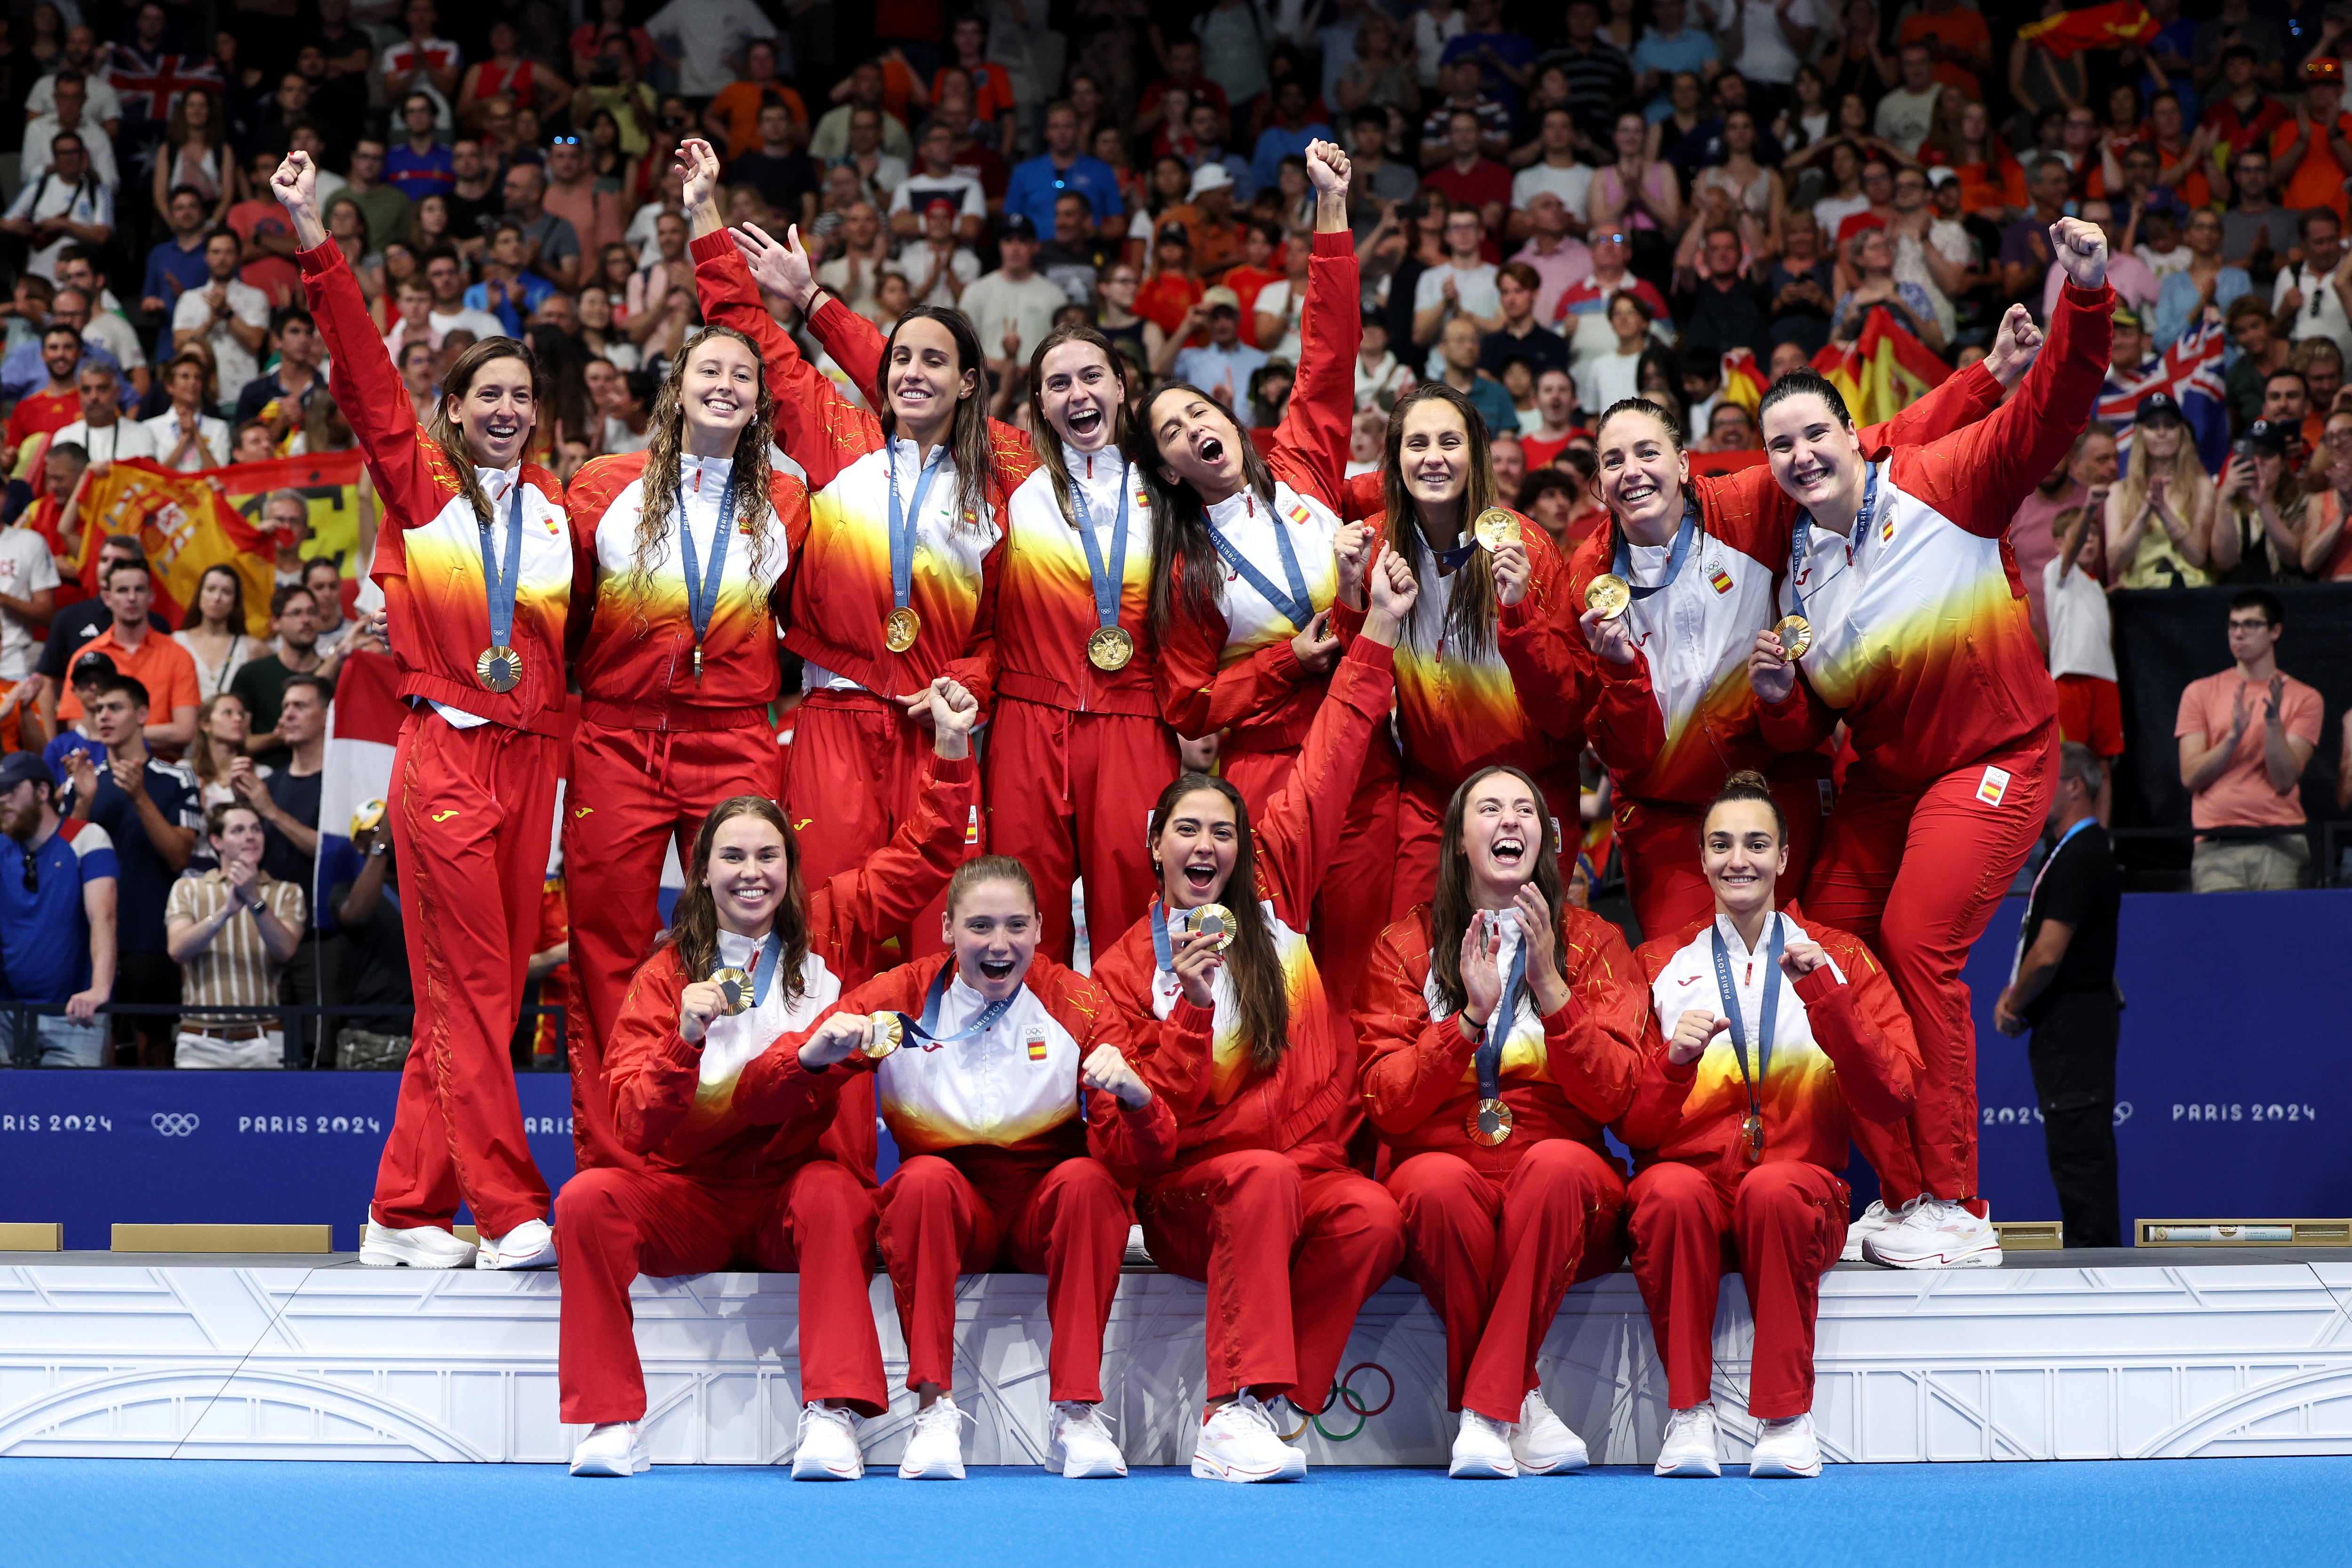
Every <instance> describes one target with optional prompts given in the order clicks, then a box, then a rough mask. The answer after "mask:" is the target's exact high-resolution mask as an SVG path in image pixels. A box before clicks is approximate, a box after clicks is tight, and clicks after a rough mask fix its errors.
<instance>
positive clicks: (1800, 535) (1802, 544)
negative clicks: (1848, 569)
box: [1789, 463, 1878, 641]
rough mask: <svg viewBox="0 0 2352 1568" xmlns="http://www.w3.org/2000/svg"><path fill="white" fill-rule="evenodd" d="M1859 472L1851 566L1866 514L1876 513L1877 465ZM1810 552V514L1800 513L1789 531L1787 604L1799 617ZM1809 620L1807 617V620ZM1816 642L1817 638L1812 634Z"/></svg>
mask: <svg viewBox="0 0 2352 1568" xmlns="http://www.w3.org/2000/svg"><path fill="white" fill-rule="evenodd" d="M1863 472H1864V473H1865V474H1867V475H1868V476H1869V478H1868V479H1865V480H1864V483H1863V488H1862V510H1861V512H1860V513H1859V514H1858V515H1856V516H1855V518H1854V520H1853V533H1852V534H1851V535H1849V536H1848V542H1847V544H1846V547H1845V551H1846V553H1845V558H1846V560H1847V562H1848V563H1851V562H1852V561H1853V557H1854V552H1855V551H1856V550H1858V549H1859V548H1860V547H1861V544H1862V536H1863V535H1864V533H1866V532H1868V531H1869V530H1870V514H1871V513H1872V512H1874V511H1875V510H1878V465H1877V464H1875V463H1865V464H1864V465H1863ZM1812 548H1813V514H1812V513H1811V512H1810V511H1801V512H1799V513H1798V514H1797V526H1796V527H1794V528H1793V529H1790V531H1789V600H1790V608H1791V609H1793V610H1795V611H1796V613H1797V614H1799V615H1801V616H1802V615H1804V613H1805V591H1804V590H1803V589H1802V588H1800V587H1798V586H1797V584H1798V582H1799V581H1800V580H1801V578H1802V577H1803V576H1804V574H1805V558H1806V556H1807V555H1809V554H1810V553H1811V551H1812ZM1807 618H1808V619H1810V618H1811V617H1807ZM1813 636H1814V638H1815V640H1817V641H1818V640H1819V638H1820V637H1821V634H1820V633H1819V632H1816V633H1814V634H1813Z"/></svg>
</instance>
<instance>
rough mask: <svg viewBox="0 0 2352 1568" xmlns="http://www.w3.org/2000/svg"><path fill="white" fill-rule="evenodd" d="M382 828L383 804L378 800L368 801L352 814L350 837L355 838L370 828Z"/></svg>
mask: <svg viewBox="0 0 2352 1568" xmlns="http://www.w3.org/2000/svg"><path fill="white" fill-rule="evenodd" d="M381 826H383V802H382V801H380V800H372V801H369V802H368V803H367V804H366V805H362V806H361V807H360V808H359V809H358V810H357V811H355V812H353V813H352V837H354V838H357V837H359V836H360V835H361V834H362V833H365V832H366V831H367V830H368V829H369V828H371V827H381Z"/></svg>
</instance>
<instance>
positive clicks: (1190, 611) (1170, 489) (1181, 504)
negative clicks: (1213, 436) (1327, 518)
mask: <svg viewBox="0 0 2352 1568" xmlns="http://www.w3.org/2000/svg"><path fill="white" fill-rule="evenodd" d="M1171 393H1181V394H1183V395H1186V396H1190V397H1197V398H1200V399H1201V400H1202V402H1204V403H1206V404H1208V405H1209V406H1210V407H1212V408H1213V409H1215V410H1216V411H1217V412H1218V413H1220V414H1222V415H1223V416H1225V418H1226V420H1227V421H1228V422H1229V423H1230V424H1231V425H1232V426H1233V427H1234V440H1236V441H1238V442H1240V443H1241V452H1242V484H1243V485H1244V488H1246V489H1253V490H1255V491H1256V492H1257V497H1258V500H1262V501H1264V502H1265V506H1266V510H1268V511H1271V510H1274V470H1273V469H1272V468H1267V467H1266V466H1265V458H1263V457H1260V456H1259V455H1258V449H1257V443H1255V442H1254V441H1252V440H1251V439H1250V437H1249V432H1248V431H1247V430H1244V429H1243V428H1242V422H1241V421H1240V420H1239V419H1237V418H1235V417H1234V411H1233V409H1232V408H1231V407H1230V406H1228V405H1226V404H1225V402H1224V400H1223V399H1222V398H1219V397H1215V396H1213V395H1210V394H1209V393H1206V392H1203V391H1202V390H1201V389H1200V388H1199V387H1197V386H1194V385H1193V384H1192V383H1191V382H1189V381H1171V382H1168V383H1165V384H1162V385H1161V386H1160V387H1159V388H1158V389H1157V390H1155V391H1154V392H1153V393H1152V394H1151V395H1150V397H1148V398H1146V399H1144V403H1143V414H1144V423H1145V425H1146V426H1149V425H1150V416H1151V409H1152V405H1154V404H1156V403H1158V402H1159V401H1160V399H1161V398H1163V397H1165V396H1167V395H1170V394H1171ZM1143 439H1144V442H1145V444H1146V446H1147V447H1149V448H1150V460H1149V461H1145V460H1143V459H1142V458H1138V462H1139V464H1140V466H1141V468H1142V469H1143V484H1144V489H1146V490H1147V491H1148V492H1149V493H1150V496H1151V566H1152V571H1151V635H1152V636H1153V637H1157V638H1159V639H1160V640H1161V642H1162V643H1163V644H1164V643H1165V641H1166V639H1167V637H1168V633H1169V631H1170V629H1171V627H1172V626H1174V625H1175V624H1176V619H1177V617H1178V616H1180V615H1181V616H1205V615H1208V614H1209V613H1210V612H1212V611H1213V610H1216V609H1218V608H1219V607H1220V606H1222V605H1223V604H1224V602H1225V563H1224V562H1223V560H1222V559H1221V558H1220V557H1219V556H1218V554H1217V547H1216V546H1215V545H1214V544H1213V543H1211V542H1209V507H1208V503H1207V502H1206V501H1204V500H1202V499H1201V492H1200V491H1199V490H1197V489H1193V488H1192V482H1191V481H1190V480H1188V479H1179V480H1177V481H1176V482H1175V483H1173V484H1171V483H1170V482H1169V481H1168V479H1167V476H1165V475H1164V474H1162V473H1161V472H1160V469H1161V468H1163V467H1165V466H1167V462H1168V459H1167V458H1166V456H1165V455H1164V454H1162V453H1161V451H1160V436H1159V433H1158V432H1157V431H1155V430H1152V429H1150V428H1148V427H1147V428H1146V429H1145V430H1144V432H1143ZM1300 629H1301V630H1304V629H1305V628H1304V627H1301V628H1300Z"/></svg>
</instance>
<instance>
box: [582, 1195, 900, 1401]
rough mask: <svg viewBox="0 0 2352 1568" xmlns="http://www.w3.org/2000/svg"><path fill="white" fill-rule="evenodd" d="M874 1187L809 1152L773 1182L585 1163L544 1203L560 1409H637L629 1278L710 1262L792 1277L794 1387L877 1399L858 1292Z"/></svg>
mask: <svg viewBox="0 0 2352 1568" xmlns="http://www.w3.org/2000/svg"><path fill="white" fill-rule="evenodd" d="M873 1245H874V1194H873V1193H872V1192H871V1191H870V1190H869V1189H868V1188H867V1187H866V1185H865V1184H864V1183H862V1182H860V1181H859V1180H858V1179H857V1177H856V1175H854V1174H852V1173H850V1172H849V1171H848V1170H847V1169H846V1168H845V1167H844V1166H841V1165H836V1164H835V1163H833V1162H832V1161H830V1160H811V1161H809V1162H807V1163H805V1164H803V1165H802V1166H800V1167H799V1168H798V1169H797V1170H795V1171H793V1173H791V1174H789V1175H787V1176H785V1177H784V1178H783V1180H782V1182H781V1183H777V1182H771V1181H760V1182H710V1181H703V1180H700V1179H698V1178H696V1177H693V1176H688V1175H681V1174H680V1173H677V1172H675V1171H623V1170H616V1169H614V1168H612V1167H609V1166H607V1167H604V1168H602V1169H598V1170H593V1171H583V1172H581V1173H579V1174H578V1175H576V1176H574V1177H572V1180H570V1181H568V1182H566V1183H564V1184H563V1191H562V1193H561V1194H558V1196H557V1197H556V1200H555V1250H556V1268H557V1271H558V1273H559V1275H560V1276H561V1279H562V1294H563V1300H562V1308H561V1313H562V1315H561V1318H560V1320H559V1321H560V1324H561V1333H560V1335H559V1337H558V1340H557V1342H556V1380H557V1383H558V1384H559V1386H560V1389H561V1392H562V1414H563V1419H564V1420H566V1421H568V1422H572V1423H573V1424H575V1425H578V1424H593V1423H595V1422H600V1421H635V1420H637V1419H639V1418H640V1417H642V1416H643V1415H645V1413H646V1376H645V1369H644V1367H643V1366H642V1365H641V1364H640V1363H639V1362H638V1360H637V1344H636V1339H635V1335H634V1333H633V1332H632V1331H631V1330H632V1325H633V1324H634V1323H635V1321H636V1319H635V1313H634V1312H633V1311H632V1310H630V1306H629V1284H630V1281H632V1280H634V1279H636V1278H637V1276H638V1275H640V1274H644V1275H650V1276H652V1277H653V1278H656V1279H670V1278H674V1277H676V1276H677V1275H680V1274H708V1273H709V1272H710V1271H711V1270H712V1269H715V1268H758V1269H762V1270H766V1271H769V1272H772V1273H785V1274H790V1273H798V1274H799V1275H800V1361H801V1398H802V1399H803V1400H819V1399H845V1400H847V1401H849V1402H850V1403H851V1404H852V1405H856V1408H857V1409H858V1410H859V1411H860V1412H862V1413H863V1414H865V1415H880V1414H881V1413H882V1411H883V1410H885V1409H886V1408H887V1407H888V1405H889V1403H890V1394H889V1390H888V1388H887V1385H886V1384H884V1381H883V1375H882V1345H881V1342H880V1341H879V1340H878V1339H877V1337H876V1335H875V1332H874V1308H873V1305H872V1303H871V1302H870V1301H869V1300H867V1297H866V1258H867V1255H868V1254H869V1253H870V1251H871V1250H872V1248H873Z"/></svg>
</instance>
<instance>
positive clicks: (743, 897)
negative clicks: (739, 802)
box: [702, 812, 793, 937]
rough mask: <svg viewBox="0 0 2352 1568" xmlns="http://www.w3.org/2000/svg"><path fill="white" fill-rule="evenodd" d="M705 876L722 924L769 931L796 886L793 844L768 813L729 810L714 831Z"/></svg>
mask: <svg viewBox="0 0 2352 1568" xmlns="http://www.w3.org/2000/svg"><path fill="white" fill-rule="evenodd" d="M702 880H703V885H704V886H705V887H708V888H709V889H710V901H711V904H712V906H713V907H714V908H715V909H716V910H717V911H718V914H719V926H720V928H721V929H722V930H726V931H733V932H734V933H735V934H736V935H738V936H750V937H759V936H765V935H766V934H767V933H768V929H769V927H770V926H772V924H773V923H774V921H775V919H776V911H777V910H780V909H782V907H783V902H784V899H785V898H786V896H787V895H788V893H789V892H790V889H791V888H792V880H793V857H792V850H791V849H790V847H787V846H786V845H785V843H784V836H783V835H782V834H781V833H779V832H777V831H776V825H775V824H774V823H772V822H770V821H768V820H767V819H766V818H765V817H762V816H756V815H754V814H752V813H750V812H746V813H744V814H743V815H741V816H730V817H729V818H728V819H727V820H726V821H725V822H722V823H720V824H719V830H718V831H717V832H716V833H714V834H712V835H711V838H710V861H709V866H708V867H707V868H705V869H704V871H703V877H702Z"/></svg>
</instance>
